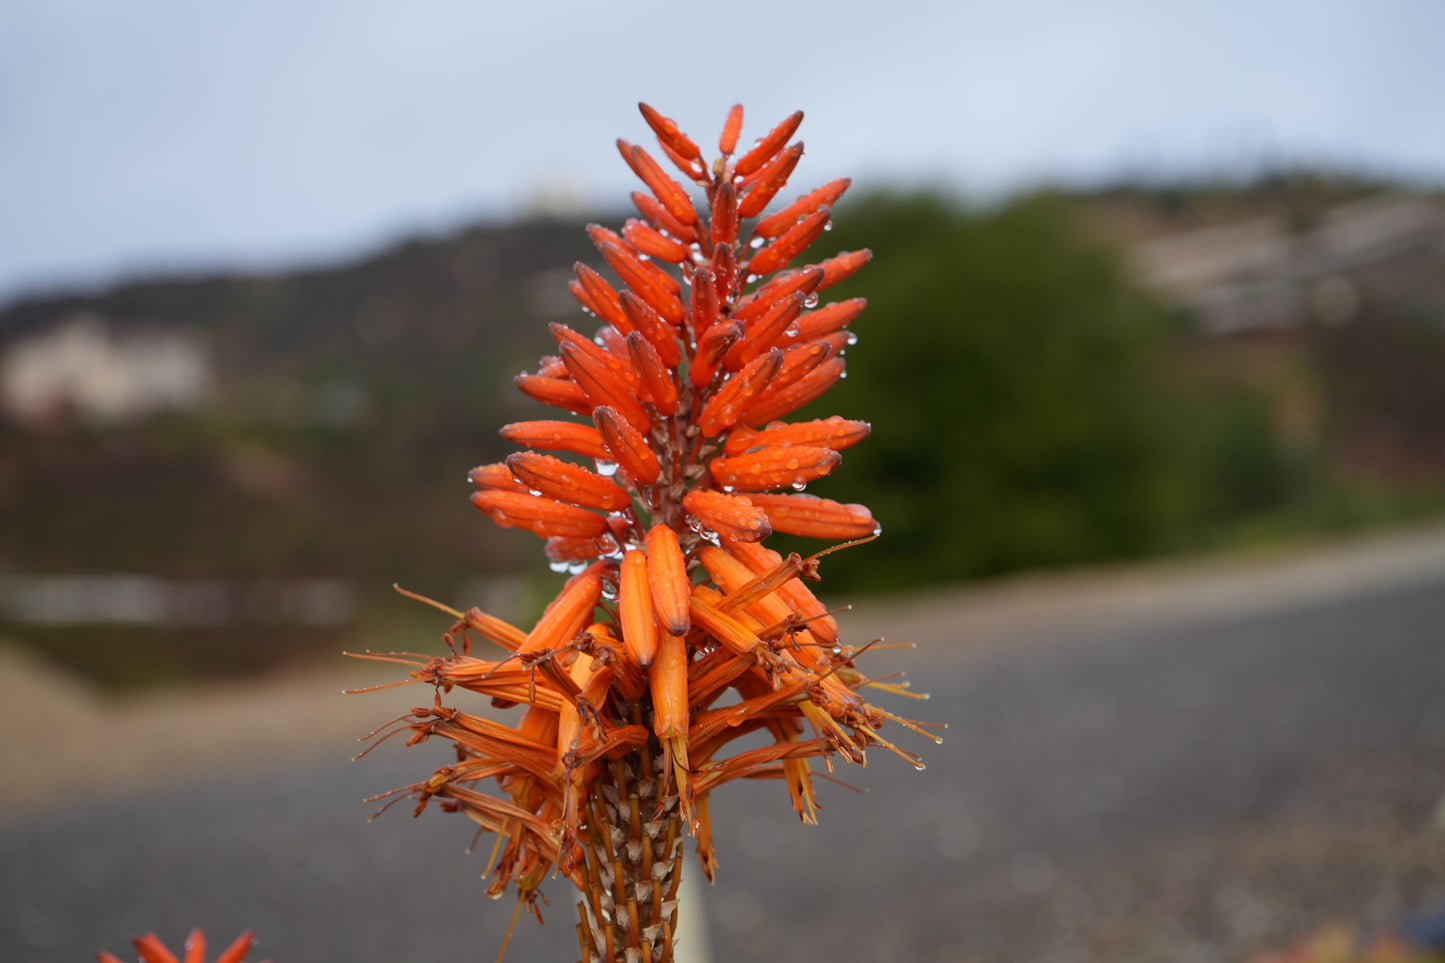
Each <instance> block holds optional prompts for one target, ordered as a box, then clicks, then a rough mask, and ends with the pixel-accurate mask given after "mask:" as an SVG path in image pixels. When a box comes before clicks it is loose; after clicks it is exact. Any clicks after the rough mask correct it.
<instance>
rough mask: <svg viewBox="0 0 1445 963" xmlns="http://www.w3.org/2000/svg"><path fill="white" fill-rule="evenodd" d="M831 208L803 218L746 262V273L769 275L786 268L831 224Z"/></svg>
mask: <svg viewBox="0 0 1445 963" xmlns="http://www.w3.org/2000/svg"><path fill="white" fill-rule="evenodd" d="M832 217H833V211H832V209H831V208H827V207H820V208H818V209H817V210H816V211H814V212H813V213H811V214H809V215H808V216H807V217H805V218H803V219H802V220H801V221H799V222H798V223H796V224H794V225H793V226H792V227H790V228H788V230H787V232H786V233H784V234H783V235H782V236H780V237H779V238H777V239H776V240H775V241H773V243H771V244H769V245H768V246H767V247H765V248H762V249H761V250H759V251H758V252H757V253H755V254H754V255H753V256H752V258H751V259H749V261H748V273H750V274H771V273H772V272H774V271H777V270H780V269H782V268H785V267H787V266H788V262H789V261H791V260H792V259H793V258H795V257H797V256H798V255H799V254H801V253H803V251H804V250H806V249H807V247H808V245H810V244H812V243H813V242H814V241H816V240H817V239H818V235H819V234H822V233H823V231H824V229H825V228H827V226H828V225H829V223H831V221H832Z"/></svg>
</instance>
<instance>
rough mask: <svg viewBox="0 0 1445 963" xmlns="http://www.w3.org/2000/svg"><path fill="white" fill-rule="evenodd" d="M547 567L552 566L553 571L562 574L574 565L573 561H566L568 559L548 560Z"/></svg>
mask: <svg viewBox="0 0 1445 963" xmlns="http://www.w3.org/2000/svg"><path fill="white" fill-rule="evenodd" d="M547 567H548V568H550V569H551V570H552V571H554V572H556V573H557V574H558V575H560V574H562V573H563V572H565V571H567V570H568V569H569V568H571V567H572V563H571V562H566V561H563V562H548V563H547Z"/></svg>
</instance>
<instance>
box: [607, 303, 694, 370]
mask: <svg viewBox="0 0 1445 963" xmlns="http://www.w3.org/2000/svg"><path fill="white" fill-rule="evenodd" d="M621 300H622V310H623V311H625V312H626V313H627V317H628V320H630V321H631V322H632V323H633V325H634V326H635V327H636V328H637V332H638V333H639V334H641V335H642V336H643V337H644V338H646V339H647V341H648V343H649V344H651V345H652V346H653V347H654V348H655V349H657V353H658V356H659V357H661V358H662V362H663V364H665V365H667V366H668V367H669V368H676V367H677V363H678V362H679V361H680V360H682V353H681V351H679V349H678V347H677V335H676V329H675V328H673V327H672V325H670V324H668V323H667V322H666V321H664V320H663V319H662V315H660V314H658V313H657V312H656V311H654V310H653V309H652V306H651V305H649V304H648V303H647V302H646V301H644V300H642V299H641V298H639V297H638V296H637V295H635V294H633V293H632V292H631V291H623V292H622V299H621Z"/></svg>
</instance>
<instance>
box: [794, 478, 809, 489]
mask: <svg viewBox="0 0 1445 963" xmlns="http://www.w3.org/2000/svg"><path fill="white" fill-rule="evenodd" d="M791 487H792V489H793V491H795V492H800V491H802V490H803V489H804V488H807V487H808V483H807V482H805V481H803V479H801V478H794V479H793V482H792V485H791Z"/></svg>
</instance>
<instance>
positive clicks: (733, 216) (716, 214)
mask: <svg viewBox="0 0 1445 963" xmlns="http://www.w3.org/2000/svg"><path fill="white" fill-rule="evenodd" d="M737 239H738V191H737V188H735V187H733V185H732V181H723V182H722V183H721V184H719V185H718V187H717V190H716V191H715V192H713V198H712V242H713V243H714V244H732V243H733V242H734V241H736V240H737Z"/></svg>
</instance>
